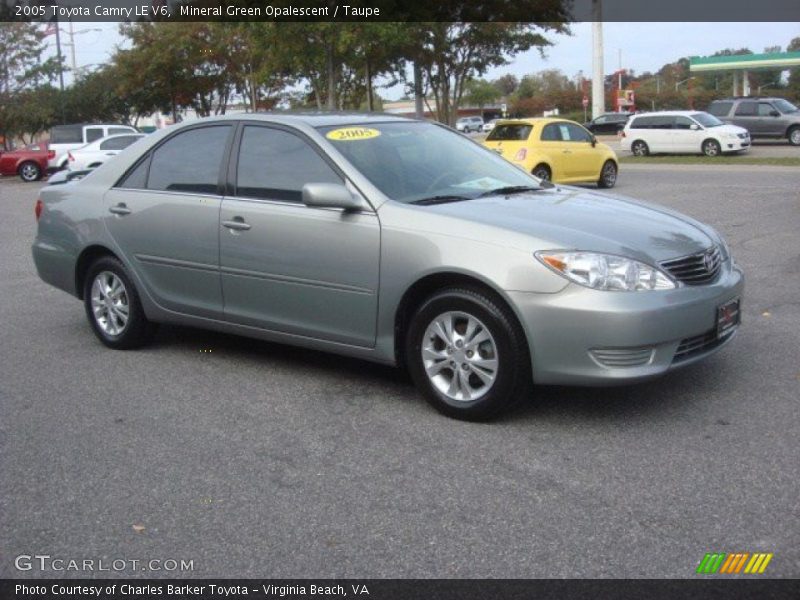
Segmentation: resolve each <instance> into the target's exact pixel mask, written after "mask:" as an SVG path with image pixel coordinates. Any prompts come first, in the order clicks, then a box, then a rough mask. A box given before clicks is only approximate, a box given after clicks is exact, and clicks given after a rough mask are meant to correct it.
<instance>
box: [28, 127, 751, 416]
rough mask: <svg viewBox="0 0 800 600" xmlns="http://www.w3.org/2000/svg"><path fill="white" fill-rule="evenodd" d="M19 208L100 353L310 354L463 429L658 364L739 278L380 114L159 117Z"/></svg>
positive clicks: (489, 158)
mask: <svg viewBox="0 0 800 600" xmlns="http://www.w3.org/2000/svg"><path fill="white" fill-rule="evenodd" d="M62 181H63V179H62ZM36 216H37V219H38V232H37V235H36V240H35V242H34V244H33V257H34V260H35V262H36V268H37V269H38V272H39V275H40V276H41V278H42V279H43V280H44V281H46V282H47V283H50V284H52V285H54V286H56V287H58V288H60V289H62V290H64V291H67V292H69V293H70V294H72V295H73V296H76V297H77V298H79V299H81V300H83V303H84V305H85V308H86V315H87V317H88V320H89V324H90V325H91V327H92V329H93V330H94V333H95V334H96V335H97V337H98V338H99V339H100V341H101V342H103V343H104V344H105V345H106V346H108V347H110V348H115V349H129V348H136V347H139V346H141V345H143V344H145V343H146V342H147V341H148V340H149V339H150V338H151V336H152V334H153V332H154V328H155V326H156V324H157V323H173V324H182V325H191V326H194V327H205V328H209V329H216V330H219V331H224V332H229V333H233V334H238V335H244V336H252V337H257V338H262V339H267V340H272V341H277V342H283V343H287V344H296V345H300V346H307V347H311V348H316V349H320V350H327V351H330V352H334V353H337V354H346V355H350V356H354V357H358V358H362V359H366V360H372V361H376V362H381V363H387V364H392V365H398V366H403V367H404V368H407V369H408V371H409V372H410V374H411V377H412V378H413V380H414V382H415V383H416V384H417V386H418V387H419V389H420V390H421V391H422V393H423V394H424V395H425V396H426V397H427V399H428V400H429V401H430V402H431V404H433V406H435V407H436V408H437V409H439V410H440V411H442V412H443V413H446V414H448V415H451V416H453V417H458V418H464V419H485V418H488V417H491V416H492V415H495V414H497V413H498V412H499V411H501V410H503V409H505V408H507V407H508V406H509V405H511V404H512V403H513V402H515V401H517V400H519V399H520V398H524V397H526V396H528V395H530V394H531V390H532V384H534V383H535V384H566V385H607V384H621V383H632V382H637V381H642V380H645V379H648V378H651V377H653V376H656V375H660V374H662V373H666V372H667V371H670V370H672V369H675V368H677V367H681V366H684V365H688V364H690V363H692V362H695V361H697V360H700V359H702V358H705V357H706V356H708V355H710V354H711V353H713V352H715V351H717V350H719V349H720V348H721V347H722V346H723V345H725V344H726V343H727V342H729V341H730V340H731V339H732V338H733V337H734V334H735V332H736V329H737V327H738V325H739V322H740V316H739V315H740V303H741V298H742V291H743V276H742V272H741V270H740V269H739V268H738V267H737V266H736V264H735V263H734V261H733V259H732V258H731V255H730V251H729V250H728V247H727V246H726V244H725V242H724V240H723V239H722V238H721V237H720V235H719V234H718V233H717V232H716V231H715V230H714V229H712V228H711V227H709V226H707V225H704V224H702V223H699V222H697V221H695V220H693V219H691V218H689V217H687V216H684V215H681V214H679V213H676V212H674V211H671V210H668V209H666V208H662V207H658V206H652V205H645V204H642V203H640V202H637V201H634V200H631V199H627V198H620V197H617V196H613V195H609V194H601V193H598V192H595V191H589V190H584V189H578V188H573V187H566V186H554V185H552V184H549V183H545V182H540V181H539V180H538V179H536V178H534V177H533V176H532V175H531V174H529V173H525V172H524V171H522V170H521V169H519V168H518V167H515V166H514V165H512V164H510V163H508V162H506V161H505V160H504V159H503V158H501V157H500V156H498V155H497V154H495V153H494V152H492V151H491V150H487V149H485V148H483V147H481V146H480V145H479V144H477V143H475V142H473V141H471V140H469V139H466V138H465V137H464V136H462V135H459V134H458V133H456V132H454V131H452V130H450V129H448V128H446V127H443V126H440V125H437V124H434V123H429V122H422V121H414V120H409V119H403V118H399V117H392V116H386V115H364V114H251V115H231V116H227V117H220V118H209V119H202V120H200V121H193V122H190V123H186V124H183V125H179V126H175V127H170V128H168V129H165V130H162V131H160V132H158V133H155V134H152V135H149V136H147V137H145V138H143V139H142V140H140V141H138V142H136V143H135V144H134V145H132V146H130V147H129V148H128V149H127V150H125V151H123V152H122V153H121V154H120V155H118V156H116V157H114V159H113V160H110V161H108V162H106V163H105V164H104V165H102V166H101V167H100V168H98V169H96V170H95V171H92V172H91V173H89V174H86V175H85V177H83V178H82V179H80V180H75V181H71V182H65V183H63V184H60V185H56V184H51V185H48V186H47V187H45V188H44V189H43V190H42V192H41V197H40V199H39V200H38V201H37V204H36Z"/></svg>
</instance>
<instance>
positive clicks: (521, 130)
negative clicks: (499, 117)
mask: <svg viewBox="0 0 800 600" xmlns="http://www.w3.org/2000/svg"><path fill="white" fill-rule="evenodd" d="M532 129H533V125H523V124H508V125H495V128H494V129H492V132H491V133H490V134H489V135H488V136H487V137H486V140H487V141H490V142H493V141H496V142H524V141H525V140H527V139H528V137H529V136H530V135H531V130H532Z"/></svg>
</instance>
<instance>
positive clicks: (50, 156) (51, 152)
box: [47, 150, 56, 160]
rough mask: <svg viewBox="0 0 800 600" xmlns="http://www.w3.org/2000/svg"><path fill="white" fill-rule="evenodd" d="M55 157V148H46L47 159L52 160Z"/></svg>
mask: <svg viewBox="0 0 800 600" xmlns="http://www.w3.org/2000/svg"><path fill="white" fill-rule="evenodd" d="M55 157H56V151H55V150H48V151H47V160H53V159H54V158H55Z"/></svg>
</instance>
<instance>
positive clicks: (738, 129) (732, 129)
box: [711, 124, 747, 135]
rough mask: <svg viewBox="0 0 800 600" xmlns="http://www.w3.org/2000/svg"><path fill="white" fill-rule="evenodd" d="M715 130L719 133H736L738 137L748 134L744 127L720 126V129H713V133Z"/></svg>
mask: <svg viewBox="0 0 800 600" xmlns="http://www.w3.org/2000/svg"><path fill="white" fill-rule="evenodd" d="M715 130H716V131H718V132H719V133H735V134H737V135H738V134H740V133H747V129H745V128H744V127H739V126H738V125H730V124H726V125H720V126H719V127H713V128H712V129H711V131H715Z"/></svg>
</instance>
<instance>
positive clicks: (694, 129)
mask: <svg viewBox="0 0 800 600" xmlns="http://www.w3.org/2000/svg"><path fill="white" fill-rule="evenodd" d="M689 129H691V130H692V131H697V130H698V129H700V125H698V124H697V123H692V124H691V125H689Z"/></svg>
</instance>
